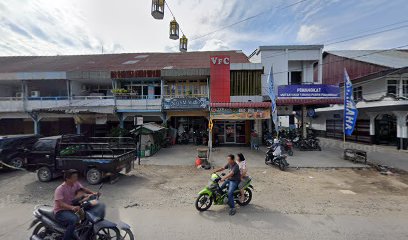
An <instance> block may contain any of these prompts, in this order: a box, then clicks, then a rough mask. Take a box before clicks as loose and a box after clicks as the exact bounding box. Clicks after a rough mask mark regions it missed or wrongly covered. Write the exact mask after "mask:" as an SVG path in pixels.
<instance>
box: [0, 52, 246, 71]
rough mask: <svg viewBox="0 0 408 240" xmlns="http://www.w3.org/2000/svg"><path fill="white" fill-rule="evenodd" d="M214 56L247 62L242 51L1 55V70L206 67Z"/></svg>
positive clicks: (110, 69)
mask: <svg viewBox="0 0 408 240" xmlns="http://www.w3.org/2000/svg"><path fill="white" fill-rule="evenodd" d="M214 55H227V56H230V58H231V63H249V60H248V58H247V56H246V55H245V54H244V53H243V52H242V51H207V52H185V53H122V54H99V55H66V56H27V57H0V73H13V72H46V71H49V72H52V71H65V72H69V71H114V70H119V71H126V70H160V69H162V68H168V69H187V68H209V67H210V56H214Z"/></svg>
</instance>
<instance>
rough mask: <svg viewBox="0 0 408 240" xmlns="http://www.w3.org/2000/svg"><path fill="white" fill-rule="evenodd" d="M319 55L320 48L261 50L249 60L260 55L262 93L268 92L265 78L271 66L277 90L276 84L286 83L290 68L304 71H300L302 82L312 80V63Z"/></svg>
mask: <svg viewBox="0 0 408 240" xmlns="http://www.w3.org/2000/svg"><path fill="white" fill-rule="evenodd" d="M320 55H321V50H270V51H269V50H263V51H261V52H260V53H259V54H258V56H256V55H255V56H253V57H252V58H251V59H250V60H251V61H258V60H259V56H260V58H261V63H262V65H263V67H264V69H265V70H264V74H263V75H262V95H267V94H268V84H267V80H268V75H269V71H270V69H271V67H272V66H273V79H274V82H275V91H277V87H276V86H279V85H287V84H288V71H290V70H297V71H298V70H300V71H304V72H303V73H302V76H303V77H304V82H308V83H309V82H313V66H312V64H313V63H314V62H317V61H319V59H320ZM289 61H290V62H289Z"/></svg>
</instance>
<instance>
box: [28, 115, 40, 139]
mask: <svg viewBox="0 0 408 240" xmlns="http://www.w3.org/2000/svg"><path fill="white" fill-rule="evenodd" d="M28 114H29V115H30V117H31V119H32V120H33V124H34V134H41V129H40V120H41V117H40V116H38V114H36V113H28Z"/></svg>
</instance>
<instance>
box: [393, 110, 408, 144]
mask: <svg viewBox="0 0 408 240" xmlns="http://www.w3.org/2000/svg"><path fill="white" fill-rule="evenodd" d="M393 113H394V115H395V116H396V117H397V149H407V143H408V129H407V116H408V112H406V111H394V112H393Z"/></svg>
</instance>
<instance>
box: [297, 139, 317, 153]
mask: <svg viewBox="0 0 408 240" xmlns="http://www.w3.org/2000/svg"><path fill="white" fill-rule="evenodd" d="M299 150H301V151H313V150H317V151H322V148H321V147H320V141H319V139H317V138H314V137H309V138H306V139H303V140H301V141H300V142H299Z"/></svg>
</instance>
